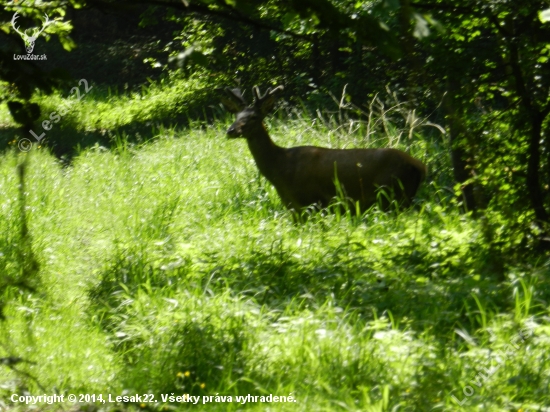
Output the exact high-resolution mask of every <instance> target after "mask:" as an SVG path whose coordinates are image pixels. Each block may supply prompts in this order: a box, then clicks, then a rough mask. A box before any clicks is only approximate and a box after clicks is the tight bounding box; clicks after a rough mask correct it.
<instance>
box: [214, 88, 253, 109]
mask: <svg viewBox="0 0 550 412" xmlns="http://www.w3.org/2000/svg"><path fill="white" fill-rule="evenodd" d="M217 90H218V91H219V92H221V93H220V100H221V101H222V104H223V105H224V106H225V108H226V109H227V110H228V111H230V112H231V113H239V112H240V111H242V110H243V109H244V108H245V107H246V102H245V101H244V99H243V95H242V94H241V91H240V90H239V89H230V88H229V87H226V88H225V89H217Z"/></svg>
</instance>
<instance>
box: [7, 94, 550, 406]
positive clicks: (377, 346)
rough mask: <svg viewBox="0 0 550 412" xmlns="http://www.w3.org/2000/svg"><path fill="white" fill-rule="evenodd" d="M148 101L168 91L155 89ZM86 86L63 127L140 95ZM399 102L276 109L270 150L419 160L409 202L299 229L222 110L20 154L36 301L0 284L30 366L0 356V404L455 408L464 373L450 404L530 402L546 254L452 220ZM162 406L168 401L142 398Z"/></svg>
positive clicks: (544, 331)
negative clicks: (39, 398) (201, 123)
mask: <svg viewBox="0 0 550 412" xmlns="http://www.w3.org/2000/svg"><path fill="white" fill-rule="evenodd" d="M182 89H183V87H182ZM151 93H152V95H153V96H154V93H156V92H151ZM158 93H159V94H163V93H164V94H166V98H167V100H170V99H169V98H168V96H170V93H172V88H171V87H165V88H164V89H162V90H160V89H159V90H158ZM89 97H90V98H97V100H96V101H93V99H90V101H89V102H82V103H83V105H82V106H81V108H80V109H78V110H79V111H78V112H75V113H74V114H73V116H74V117H73V121H74V122H75V124H77V125H78V129H86V128H87V127H90V126H91V125H93V124H94V123H95V122H96V119H97V118H101V119H102V120H101V122H104V123H102V125H104V127H108V125H109V124H113V123H110V122H115V121H116V119H118V115H119V114H121V113H123V112H127V111H129V110H121V109H117V107H120V106H119V105H123V104H124V105H126V104H127V105H132V104H138V103H137V102H138V101H139V99H137V98H136V99H135V103H130V102H132V101H133V100H132V99H130V98H128V97H127V96H119V97H118V98H115V97H114V96H113V97H112V98H111V100H109V104H105V103H102V102H101V94H91V95H90V96H89ZM57 98H58V99H60V97H57ZM159 101H160V98H159ZM52 104H54V105H55V104H56V103H55V102H54V103H52ZM100 104H104V105H105V106H99V105H100ZM140 104H144V105H145V103H140ZM98 107H102V109H101V110H99V109H98ZM103 107H105V108H103ZM127 107H131V106H127ZM399 107H400V106H396V107H393V108H392V109H391V110H388V108H387V107H384V108H383V109H382V108H380V110H378V109H375V110H374V112H373V113H371V116H370V118H369V117H368V116H366V118H364V119H363V120H362V121H358V120H357V119H356V118H354V117H347V110H351V109H352V107H351V106H350V107H348V108H347V109H346V108H341V110H340V112H339V113H336V114H332V115H331V114H330V113H325V114H323V113H320V112H319V113H318V114H316V115H313V114H310V113H307V112H300V111H292V110H289V113H288V117H287V118H283V119H280V120H278V119H275V120H273V121H272V122H271V123H270V124H269V127H270V130H271V133H272V135H273V138H274V140H276V141H277V142H278V143H280V144H282V145H285V146H293V145H299V144H316V145H323V146H332V147H336V146H346V147H349V146H354V145H363V146H364V145H376V146H383V145H391V146H396V147H401V148H403V149H406V150H409V151H411V153H413V154H414V155H415V156H417V157H419V158H422V159H424V160H425V161H426V163H428V164H429V165H430V168H434V169H435V171H434V172H433V180H431V181H428V182H427V183H426V184H425V185H424V187H423V189H422V191H421V192H420V194H419V196H420V199H419V204H418V207H417V208H416V209H412V210H408V211H404V212H400V213H390V214H386V213H382V212H380V211H378V210H376V209H373V210H370V211H368V212H367V213H365V214H364V215H363V216H358V217H357V216H356V217H352V216H351V215H350V214H347V213H346V211H345V210H344V212H343V214H341V215H340V217H338V216H337V215H334V214H326V213H317V214H313V215H312V216H310V218H309V219H308V220H307V221H306V222H305V223H303V224H301V225H296V224H294V223H293V222H292V219H291V216H290V215H289V213H288V212H287V211H285V210H284V208H283V207H282V205H281V204H280V201H279V199H278V196H277V194H276V193H275V191H274V189H273V188H272V187H271V186H270V185H269V184H267V183H266V182H265V180H264V179H262V178H259V177H258V173H257V170H256V167H255V165H254V164H253V162H252V161H251V158H250V154H249V153H248V149H247V147H246V145H245V144H243V143H244V142H241V141H235V140H227V139H225V138H224V129H225V127H227V124H220V125H219V126H220V127H219V128H213V127H207V128H205V129H203V130H199V129H198V128H190V129H187V130H183V131H182V130H179V131H176V130H173V129H164V130H163V131H161V132H158V134H157V135H156V138H155V139H147V140H148V141H147V142H146V143H142V144H141V145H140V146H133V145H132V144H131V143H129V142H127V141H125V140H124V137H123V136H122V135H121V136H119V145H118V147H117V148H116V150H113V151H111V152H110V151H106V150H104V149H102V148H101V147H92V148H89V149H86V150H83V151H81V152H80V154H79V155H78V156H76V157H75V158H74V159H73V162H72V164H71V166H69V167H66V168H62V166H61V165H59V163H58V162H57V161H56V160H55V159H54V158H53V157H52V156H51V155H50V154H48V152H47V151H45V150H44V149H37V148H35V149H33V151H32V152H31V154H32V156H31V158H30V163H29V165H28V167H27V170H28V175H27V180H26V181H27V183H26V189H25V191H26V193H27V196H26V199H27V200H26V202H27V206H28V208H27V210H29V211H30V212H29V215H28V222H29V223H28V225H29V235H30V239H32V242H31V246H32V251H33V253H34V256H35V259H36V260H37V262H38V264H39V266H38V267H39V274H40V278H41V280H42V286H41V290H43V293H42V294H34V295H31V296H30V297H26V298H22V297H18V295H17V294H13V293H11V294H5V295H4V298H5V302H6V306H5V310H4V313H5V317H6V320H5V321H4V322H3V323H2V324H1V326H2V327H1V329H0V358H2V359H7V358H8V357H9V356H13V355H18V354H22V353H25V354H28V355H25V360H27V361H29V362H28V363H20V364H18V365H17V368H16V369H17V370H20V371H21V372H18V371H16V370H13V369H10V368H8V367H6V366H5V365H1V366H0V367H2V368H3V374H2V375H1V376H2V378H0V385H1V387H2V388H8V389H2V392H1V395H0V399H2V401H4V399H7V398H6V396H7V395H9V394H10V393H12V392H13V393H17V392H20V391H23V390H28V391H29V392H30V393H36V391H37V390H40V391H42V389H40V387H43V388H44V390H43V392H45V393H49V392H51V391H53V390H54V389H53V388H57V390H59V391H60V392H62V393H91V392H94V393H102V394H104V396H106V395H107V394H108V393H111V394H113V395H114V394H121V393H123V391H128V392H129V393H133V392H139V393H153V394H154V395H155V398H156V399H157V400H159V401H160V400H161V399H160V395H161V394H170V393H177V394H180V393H190V394H194V395H215V394H216V393H219V394H220V395H222V394H223V395H224V396H229V395H231V396H233V397H235V396H237V395H246V394H248V393H249V394H251V395H262V394H270V393H271V394H274V395H275V394H277V395H285V396H288V395H289V394H290V393H292V394H293V396H294V397H295V398H296V399H297V403H293V404H278V405H277V404H271V405H270V407H272V408H273V409H274V410H334V408H335V407H338V408H340V407H341V408H343V409H346V408H355V409H357V408H359V409H361V410H372V411H384V410H392V409H395V408H398V407H400V408H403V409H406V410H423V409H425V408H426V405H429V406H430V407H439V408H447V409H450V410H459V406H458V405H457V404H456V402H455V401H454V400H453V398H452V396H451V395H455V397H457V399H458V400H459V401H460V400H462V399H463V398H464V395H462V388H463V387H465V386H468V385H470V386H473V387H474V388H475V395H473V396H471V397H468V398H467V400H468V402H467V403H466V404H464V406H463V407H462V410H474V409H477V408H478V407H479V405H481V404H483V405H484V408H485V409H486V410H495V411H496V410H501V409H502V408H503V407H507V405H513V406H514V407H515V408H517V409H520V408H522V407H523V408H525V407H526V406H527V405H531V407H535V406H537V405H538V406H542V405H545V404H546V400H547V399H548V396H550V395H549V393H548V387H549V385H548V379H547V376H546V375H545V373H544V371H545V365H547V361H546V360H545V359H546V358H547V356H546V354H547V352H548V350H549V348H548V338H547V336H548V333H549V329H548V325H547V319H546V317H547V309H546V305H545V302H546V301H547V300H548V298H549V295H548V291H549V290H550V288H549V287H548V285H547V283H548V263H547V262H546V260H545V259H542V260H535V259H530V258H529V256H528V255H526V254H525V251H524V250H523V251H520V250H518V244H517V243H514V241H513V239H514V238H513V237H510V236H509V233H510V232H508V231H507V230H508V229H507V228H506V225H508V220H507V219H506V218H504V217H503V216H502V214H500V213H498V210H496V211H493V210H492V209H489V210H488V211H487V213H486V215H485V217H484V218H483V219H478V220H475V219H472V218H471V217H470V216H468V215H464V214H461V213H460V208H459V205H458V203H457V201H456V199H455V198H454V196H453V195H452V192H449V190H448V189H445V185H446V184H448V183H449V182H452V179H451V177H450V176H449V174H450V173H451V168H450V166H449V160H448V158H447V157H444V156H441V155H440V150H441V148H440V146H439V144H440V140H439V139H435V138H432V137H430V136H429V135H428V137H426V138H424V137H422V136H421V135H419V134H418V133H416V132H415V131H414V130H415V128H416V127H415V126H412V125H413V124H414V125H416V126H418V123H417V122H412V123H408V126H404V125H403V126H400V125H399V119H400V118H402V117H403V116H402V113H401V112H400V111H399V110H400V109H399ZM373 108H376V105H373ZM142 109H143V107H142ZM140 110H141V109H140ZM139 113H142V114H144V113H147V111H145V110H142V111H140V112H139ZM96 116H97V117H96ZM406 117H407V116H406ZM138 118H139V116H138ZM369 119H370V120H369ZM411 127H412V130H411ZM418 130H422V129H418ZM426 130H428V129H426ZM386 133H389V134H386ZM394 133H396V134H394ZM399 136H402V137H401V138H400V137H399ZM404 136H411V137H410V139H409V138H405V137H404ZM147 137H151V135H148V136H147ZM149 140H150V141H149ZM4 159H5V161H4V162H2V164H3V166H2V168H0V185H1V187H3V188H5V193H6V196H5V197H4V201H3V203H2V207H0V225H1V227H2V230H3V231H4V232H5V233H9V230H10V228H12V227H15V225H16V222H17V219H16V217H15V216H16V214H14V213H13V211H14V209H15V210H17V207H18V206H17V202H15V201H14V200H13V198H14V196H16V195H17V184H18V183H17V179H16V175H15V173H14V167H15V164H16V162H15V160H16V156H15V153H14V152H13V151H12V152H8V153H7V154H6V155H4ZM2 247H3V249H2V250H3V253H4V255H3V256H2V259H4V260H2V262H5V263H7V262H10V261H11V257H10V256H15V254H16V253H17V251H18V250H19V246H18V245H16V244H14V243H13V242H10V241H9V238H7V239H6V242H4V243H3V246H2ZM5 267H6V268H8V266H5ZM525 328H529V329H528V330H532V331H533V333H532V334H531V335H530V337H529V338H528V339H527V340H526V343H523V342H519V346H518V348H519V349H517V350H516V351H515V352H514V354H513V356H512V357H510V358H509V359H505V360H503V363H502V364H501V365H500V366H499V368H498V371H497V372H496V373H494V374H493V375H492V376H491V377H490V378H488V379H487V380H486V381H485V382H484V383H483V384H480V385H481V386H478V385H475V384H473V383H472V378H473V377H474V381H475V379H476V378H475V376H476V375H477V374H478V373H479V372H480V371H482V369H481V370H480V367H484V366H486V365H490V362H491V359H492V358H491V355H490V353H492V352H493V353H495V352H497V351H498V350H501V349H503V348H504V347H505V346H506V345H507V344H508V343H509V341H510V340H511V339H513V338H514V337H515V336H516V335H517V333H518V332H519V331H520V330H523V329H525ZM525 330H527V329H525ZM497 353H498V352H497ZM44 359H48V361H47V362H45V361H44ZM493 362H495V361H493ZM488 367H489V366H488ZM4 372H5V373H4ZM234 399H235V398H234ZM335 405H337V406H335ZM533 405H535V406H533ZM10 406H12V405H11V404H10ZM165 406H166V407H168V408H174V409H175V410H178V408H179V410H183V407H182V406H181V405H177V404H170V405H164V404H162V402H159V404H158V405H150V408H151V409H152V410H162V408H163V407H165ZM112 407H113V408H115V407H118V408H120V409H121V410H129V411H130V410H136V409H140V405H133V404H125V405H120V406H115V405H113V406H112ZM196 407H197V408H200V407H201V406H200V405H196ZM242 407H243V406H242V405H239V404H237V403H236V402H235V401H234V402H232V403H223V404H222V403H218V404H216V403H214V402H213V403H212V404H209V405H206V406H203V408H204V409H205V410H237V409H239V408H242ZM247 408H248V409H250V410H263V409H265V405H262V404H254V403H250V404H248V405H247ZM15 410H17V409H15ZM21 410H24V409H21ZM46 410H47V409H46ZM52 410H55V409H52Z"/></svg>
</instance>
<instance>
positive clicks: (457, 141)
mask: <svg viewBox="0 0 550 412" xmlns="http://www.w3.org/2000/svg"><path fill="white" fill-rule="evenodd" d="M456 85H457V84H456V83H455V82H453V80H449V81H447V90H448V91H447V95H446V96H445V97H444V99H443V109H444V111H445V114H446V117H447V121H448V122H449V139H450V143H451V161H452V164H453V174H454V178H455V180H456V181H457V182H458V183H460V184H461V187H460V189H461V191H462V200H463V202H464V208H465V209H466V210H467V211H475V210H476V209H477V203H476V200H475V193H474V185H473V183H467V184H466V182H467V181H468V180H469V179H470V178H471V177H472V171H473V165H472V161H471V160H469V159H471V157H470V156H468V153H467V150H466V149H465V148H464V147H463V144H462V143H461V140H463V138H465V137H466V133H467V130H466V128H465V127H464V125H463V124H462V121H461V119H460V117H459V114H458V113H457V111H456V103H455V99H454V89H455V88H456Z"/></svg>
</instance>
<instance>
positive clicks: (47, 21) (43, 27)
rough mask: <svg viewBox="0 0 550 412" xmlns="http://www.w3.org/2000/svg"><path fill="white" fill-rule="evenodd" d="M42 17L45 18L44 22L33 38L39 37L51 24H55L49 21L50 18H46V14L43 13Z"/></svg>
mask: <svg viewBox="0 0 550 412" xmlns="http://www.w3.org/2000/svg"><path fill="white" fill-rule="evenodd" d="M44 17H46V20H45V21H44V23H43V24H42V29H41V30H40V31H39V32H37V33H35V34H34V35H33V37H34V38H37V37H38V36H40V34H41V33H42V32H43V31H44V30H45V29H46V27H48V26H49V25H50V24H52V23H55V21H50V18H49V17H48V15H47V14H46V13H44Z"/></svg>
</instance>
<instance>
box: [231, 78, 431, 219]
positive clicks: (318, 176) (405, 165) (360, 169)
mask: <svg viewBox="0 0 550 412" xmlns="http://www.w3.org/2000/svg"><path fill="white" fill-rule="evenodd" d="M282 90H283V87H282V86H279V87H277V88H275V89H273V90H271V88H269V89H267V91H266V93H265V95H264V96H260V91H259V89H258V87H256V86H255V87H254V88H253V94H254V103H253V104H252V105H251V106H249V107H247V104H246V102H245V100H244V99H243V97H242V94H241V92H240V90H239V89H229V88H226V89H224V91H223V92H224V96H222V103H223V104H224V106H225V107H226V108H227V109H228V110H229V111H230V112H232V113H236V114H237V116H236V117H237V119H236V120H235V122H234V123H233V124H232V125H231V127H230V128H229V129H228V130H227V137H229V138H236V137H244V138H246V141H247V143H248V148H249V149H250V152H251V153H252V156H253V157H254V160H255V161H256V165H257V167H258V169H259V170H260V173H261V174H263V175H264V176H265V177H266V178H267V180H269V181H270V182H271V183H272V184H273V186H275V189H276V190H277V193H278V194H279V197H280V198H281V200H282V202H283V204H284V205H285V206H286V207H287V208H288V209H294V211H295V212H297V213H300V212H301V211H302V210H303V209H304V208H305V207H307V206H310V205H316V206H320V207H326V206H328V204H329V203H330V201H331V199H333V198H334V197H335V196H336V195H337V194H338V193H339V191H338V190H337V185H336V184H335V183H336V178H337V180H338V182H339V185H340V189H341V192H340V193H342V192H343V194H345V196H346V197H347V198H348V200H350V201H353V202H354V203H355V202H359V205H360V209H361V211H364V210H366V209H367V208H369V207H370V206H372V205H373V204H374V203H376V200H377V191H378V189H379V188H386V189H389V191H390V192H391V193H393V197H394V199H395V200H397V201H399V202H400V203H403V204H405V205H410V203H411V200H412V198H413V196H414V195H415V193H416V191H417V189H418V186H419V185H420V183H421V182H422V180H423V179H424V178H425V176H426V166H425V165H424V164H423V163H422V162H420V161H419V160H417V159H415V158H413V157H411V156H409V155H408V154H407V153H405V152H402V151H400V150H397V149H327V148H323V147H316V146H299V147H291V148H283V147H280V146H277V145H276V144H275V143H274V142H273V141H272V140H271V138H270V137H269V134H268V133H267V130H266V129H265V126H264V124H263V122H262V120H263V118H264V117H265V116H266V115H267V114H268V113H269V112H270V111H271V110H272V109H273V106H274V105H275V101H276V98H277V95H278V94H279V92H281V91H282ZM383 200H384V199H383ZM386 200H387V199H386ZM388 204H389V202H387V201H386V202H385V206H384V207H386V208H387V206H388ZM353 209H355V208H354V207H353V208H351V210H352V211H354V210H353Z"/></svg>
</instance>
